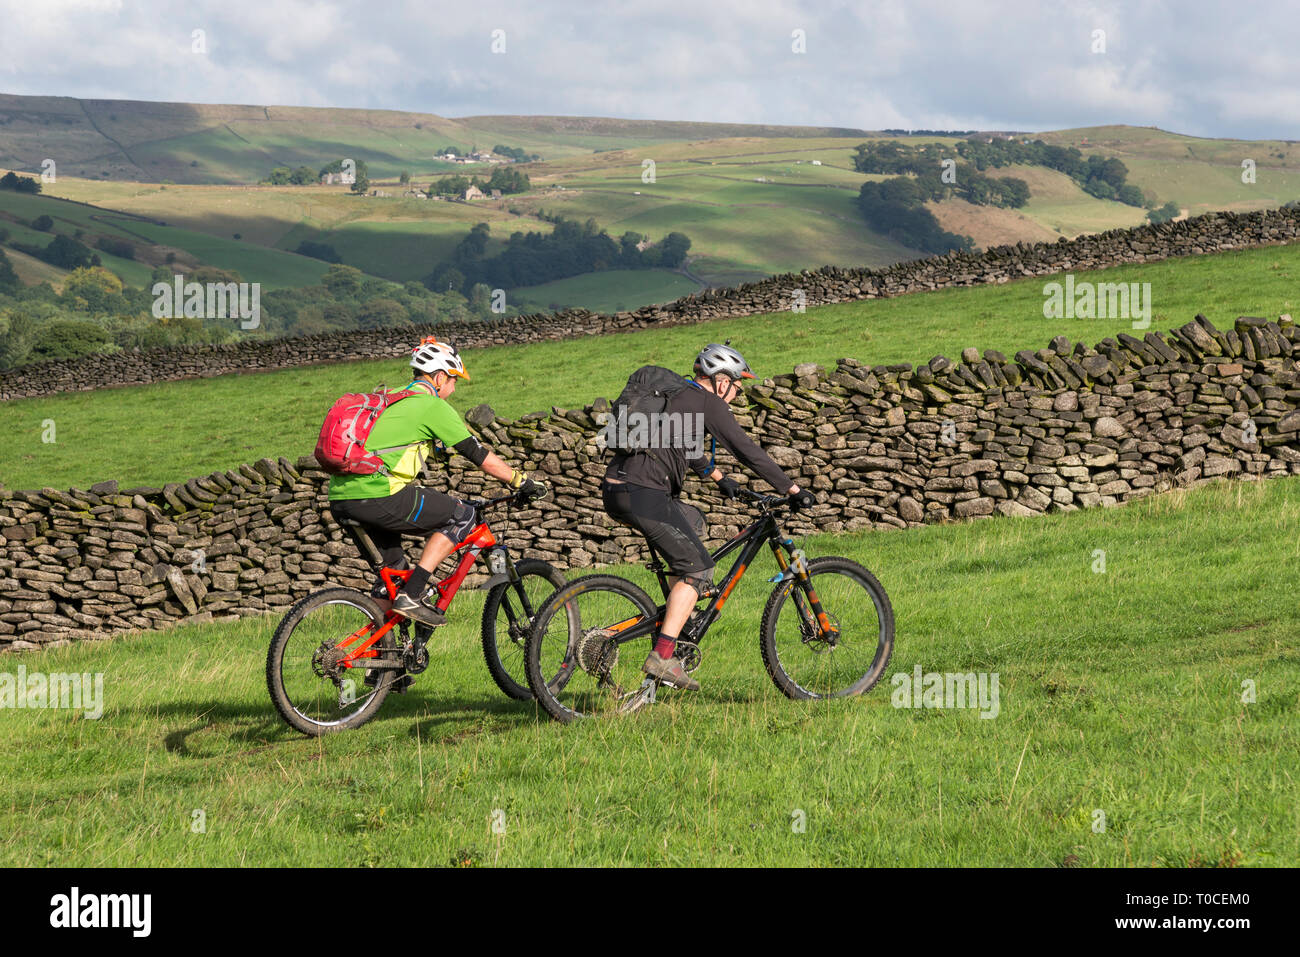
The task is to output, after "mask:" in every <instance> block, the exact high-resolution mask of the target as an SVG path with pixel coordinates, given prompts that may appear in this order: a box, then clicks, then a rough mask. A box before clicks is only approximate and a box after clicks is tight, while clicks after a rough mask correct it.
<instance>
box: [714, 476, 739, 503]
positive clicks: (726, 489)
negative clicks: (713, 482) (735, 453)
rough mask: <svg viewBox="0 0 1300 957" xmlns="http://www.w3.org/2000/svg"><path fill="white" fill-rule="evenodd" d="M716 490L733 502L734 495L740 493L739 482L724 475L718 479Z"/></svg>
mask: <svg viewBox="0 0 1300 957" xmlns="http://www.w3.org/2000/svg"><path fill="white" fill-rule="evenodd" d="M718 491H719V492H721V493H722V494H723V495H725V496H727V498H729V499H731V500H732V501H733V502H734V501H735V500H736V496H737V495H739V494H740V483H739V482H737V481H736V480H735V479H733V478H727V476H725V475H724V476H722V478H720V479H718Z"/></svg>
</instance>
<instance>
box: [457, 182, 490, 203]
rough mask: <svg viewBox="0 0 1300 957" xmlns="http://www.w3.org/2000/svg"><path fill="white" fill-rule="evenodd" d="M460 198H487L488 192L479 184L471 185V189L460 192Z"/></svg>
mask: <svg viewBox="0 0 1300 957" xmlns="http://www.w3.org/2000/svg"><path fill="white" fill-rule="evenodd" d="M460 198H461V199H463V200H466V201H468V200H473V199H487V194H486V193H484V192H483V190H481V189H479V188H478V187H477V186H471V187H470V188H469V189H467V190H465V192H463V193H461V194H460Z"/></svg>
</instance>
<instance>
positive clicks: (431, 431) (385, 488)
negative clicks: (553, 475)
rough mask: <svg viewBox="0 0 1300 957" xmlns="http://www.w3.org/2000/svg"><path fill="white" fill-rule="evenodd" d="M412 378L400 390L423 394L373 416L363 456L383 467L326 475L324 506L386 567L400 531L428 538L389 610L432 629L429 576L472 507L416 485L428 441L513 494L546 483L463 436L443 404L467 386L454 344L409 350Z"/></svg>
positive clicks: (398, 551)
mask: <svg viewBox="0 0 1300 957" xmlns="http://www.w3.org/2000/svg"><path fill="white" fill-rule="evenodd" d="M411 368H413V369H414V370H415V372H416V377H415V380H414V381H413V382H412V383H411V384H410V385H408V386H407V388H408V389H411V390H416V391H418V392H421V393H423V394H421V395H413V396H410V397H408V398H405V399H402V400H401V401H399V402H395V403H393V404H392V405H391V406H389V407H388V408H387V409H385V410H384V411H383V412H381V413H380V415H379V418H378V419H376V420H375V424H374V426H373V427H372V428H371V430H370V435H369V437H368V438H367V439H366V451H368V452H373V453H374V454H376V455H378V456H379V457H380V458H381V459H383V462H384V465H385V466H386V469H387V474H385V473H384V472H376V473H374V474H372V475H335V476H333V477H331V478H330V487H329V498H330V509H331V511H333V513H334V515H335V517H337V518H345V519H350V520H352V521H356V522H360V523H361V524H362V525H364V526H366V528H367V530H368V531H369V532H370V533H371V537H372V538H373V539H374V541H375V546H376V547H377V548H378V549H379V551H380V554H381V555H382V557H383V560H384V565H385V566H386V567H389V568H402V567H404V565H405V563H406V562H405V553H404V551H403V550H402V534H403V533H406V534H408V535H423V534H427V535H428V536H429V537H428V540H427V541H426V542H425V545H424V552H423V553H422V554H421V555H420V561H419V563H418V564H417V565H416V567H415V569H414V570H413V571H412V572H411V575H410V577H409V578H408V579H407V580H406V584H405V586H404V587H403V588H402V590H401V591H400V592H399V593H398V595H397V597H396V598H395V599H394V600H393V610H394V611H396V612H398V613H399V614H402V615H405V616H406V617H407V618H411V619H414V620H415V621H419V622H422V623H423V624H426V625H430V626H436V625H441V624H443V623H444V622H445V621H446V618H445V616H444V615H443V613H442V612H441V611H440V610H439V609H437V608H435V607H433V606H432V605H430V604H428V603H427V602H425V601H424V600H423V595H424V591H425V589H426V587H427V586H428V583H429V576H430V575H431V574H432V573H433V571H434V570H435V569H436V568H437V567H438V565H439V564H441V562H442V560H443V559H444V558H446V557H447V556H448V555H450V554H451V552H452V551H453V549H455V547H456V546H457V545H459V544H460V543H461V542H463V541H464V540H465V537H466V536H467V535H468V534H469V533H470V531H471V530H472V529H473V527H474V523H475V522H474V519H475V516H474V509H473V508H471V507H470V506H469V505H466V504H465V503H464V502H460V501H457V500H456V499H454V498H452V497H451V496H449V495H444V494H443V493H442V492H438V491H435V490H434V489H430V488H424V487H422V486H420V485H418V484H416V482H415V479H416V476H418V475H419V474H420V470H421V469H422V468H423V467H424V462H425V459H427V458H428V455H429V452H430V451H431V449H432V445H433V442H435V441H438V442H441V443H442V444H443V445H444V446H446V447H447V448H449V449H455V450H456V451H457V452H459V453H460V454H461V455H463V456H465V457H466V458H467V459H469V460H470V461H471V462H473V463H474V464H475V465H477V466H478V467H479V468H481V469H482V470H483V471H484V472H486V473H487V474H488V475H491V476H492V477H493V478H498V479H500V480H501V481H503V482H505V483H506V484H507V485H509V486H510V488H512V489H517V490H520V491H523V492H531V493H533V494H534V495H537V494H538V493H544V492H545V486H544V485H542V483H540V482H535V481H533V480H532V479H529V478H528V477H527V476H525V475H524V473H523V472H518V471H516V470H515V469H512V468H511V467H510V466H509V465H506V463H505V462H503V461H502V460H501V459H500V458H499V457H498V456H497V455H496V454H495V453H493V452H490V451H488V450H487V449H486V448H484V447H483V446H482V445H480V444H479V442H478V440H477V439H475V438H474V437H473V436H472V435H470V433H469V429H467V428H466V427H465V423H464V422H463V421H461V417H460V415H459V413H457V412H456V410H455V409H453V408H452V407H451V406H450V405H449V404H448V403H447V402H446V399H447V397H448V396H450V395H451V394H452V393H453V392H455V391H456V380H457V379H464V380H465V381H466V382H468V381H469V376H468V375H467V374H466V372H465V363H464V362H463V361H462V360H461V357H460V354H459V353H458V352H457V351H456V349H455V347H453V346H451V345H450V344H448V343H445V342H439V341H438V340H437V339H436V338H435V337H433V336H426V337H425V338H424V339H423V340H421V342H420V344H419V345H417V346H416V347H415V349H414V350H413V351H412V353H411Z"/></svg>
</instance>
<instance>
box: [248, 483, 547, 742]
mask: <svg viewBox="0 0 1300 957" xmlns="http://www.w3.org/2000/svg"><path fill="white" fill-rule="evenodd" d="M503 502H509V503H513V504H516V505H522V504H524V498H523V497H521V496H520V495H519V494H518V493H513V494H510V495H504V496H501V497H500V498H494V499H487V500H471V501H468V502H467V503H466V504H468V505H471V506H473V507H474V508H475V509H476V510H478V511H482V510H484V509H487V508H490V507H492V506H494V505H499V504H501V503H503ZM342 524H343V527H344V528H345V529H346V530H347V531H348V532H349V533H350V534H351V535H352V537H353V540H354V541H355V542H356V544H357V547H358V550H359V551H360V552H361V554H362V556H363V557H364V558H365V559H366V561H367V562H368V563H369V564H370V566H371V570H372V571H374V573H375V574H377V575H378V576H379V577H380V578H381V579H382V581H383V583H384V588H385V589H386V591H387V597H385V598H376V597H375V596H373V595H368V594H365V593H363V592H359V591H356V590H355V589H352V588H326V589H323V590H321V591H318V592H313V593H312V594H310V595H308V596H306V597H305V598H303V599H302V600H300V601H299V602H298V603H297V604H295V605H294V606H293V607H292V608H291V609H289V612H288V614H286V615H285V616H284V618H283V620H281V622H280V625H279V627H278V628H276V630H275V635H274V637H272V639H271V647H270V651H269V652H268V653H267V657H266V685H267V689H268V690H269V691H270V693H271V701H272V702H273V703H274V704H275V708H276V710H277V711H278V712H279V713H280V716H281V717H282V718H284V720H285V721H286V722H288V723H289V725H290V726H291V727H293V728H295V729H297V730H298V731H301V732H302V733H303V734H307V735H313V736H315V735H320V734H324V733H325V732H327V731H341V730H344V729H346V728H356V727H360V726H361V725H363V724H365V723H366V722H367V721H369V720H370V719H371V718H373V717H374V716H375V714H376V713H377V712H378V711H379V707H380V705H382V704H383V703H384V699H385V698H387V697H388V695H389V693H390V692H392V691H397V692H398V693H399V694H400V693H403V692H405V691H406V689H407V688H408V687H410V685H411V682H412V680H413V676H414V675H418V674H420V672H422V671H424V670H425V668H427V667H428V666H429V652H428V650H427V649H426V648H425V644H426V642H427V641H428V640H429V637H430V635H431V634H432V632H433V629H432V628H429V627H428V626H426V625H421V624H419V623H418V622H412V621H410V620H409V619H406V618H404V617H402V616H401V615H399V614H396V613H394V612H393V610H392V602H393V598H395V597H396V595H397V592H398V591H399V590H400V589H401V588H402V586H403V585H404V584H405V582H406V579H407V578H408V577H410V574H411V570H410V569H402V570H399V569H395V568H385V567H383V560H382V558H381V557H380V554H379V550H378V549H377V548H376V547H375V544H374V542H373V541H372V540H371V538H370V536H369V535H367V534H366V532H365V529H363V528H362V527H361V526H360V525H357V524H356V523H354V522H344V523H342ZM456 551H457V552H463V554H461V556H460V560H459V561H458V562H457V564H456V567H455V568H454V569H453V570H452V572H451V574H450V575H448V576H447V577H446V578H443V579H442V580H440V581H433V580H431V581H430V583H429V591H427V592H426V593H425V594H426V596H427V595H429V594H431V593H432V592H433V591H434V590H436V591H437V593H438V600H437V602H436V604H437V607H438V608H440V609H442V610H443V611H446V610H447V607H448V606H449V605H450V604H451V600H452V599H453V598H455V597H456V592H457V590H458V589H459V588H460V586H461V583H462V582H464V581H465V576H466V575H468V574H469V571H470V569H471V568H472V567H473V565H474V562H475V561H477V560H478V558H479V557H480V556H481V555H482V556H484V558H485V560H486V561H487V563H488V567H489V568H490V569H491V571H492V577H491V578H490V579H489V580H488V582H487V583H486V585H484V586H482V587H485V588H487V589H488V595H487V599H486V601H485V602H484V605H483V636H482V637H483V655H484V658H485V659H486V661H487V666H488V671H489V672H490V673H491V675H492V678H493V680H494V681H496V683H497V685H498V687H500V688H501V690H502V691H504V692H505V693H506V694H507V695H509V696H510V697H512V698H515V699H517V700H521V701H522V700H527V699H529V698H531V697H532V693H531V692H530V691H529V690H528V685H527V683H526V679H525V675H524V664H523V645H524V639H525V638H526V636H527V634H528V630H529V628H530V626H531V624H532V619H533V616H534V614H535V612H536V610H537V609H538V608H539V607H540V606H541V604H542V602H543V601H544V600H545V599H546V597H547V596H549V595H550V593H551V592H552V591H554V590H555V589H556V588H557V587H559V586H560V585H563V584H564V581H565V579H564V575H563V574H561V573H560V571H559V570H557V569H556V568H554V567H552V566H551V565H550V564H548V563H547V562H543V561H539V560H537V559H531V558H526V559H522V560H519V561H515V560H514V559H513V558H512V557H511V555H510V553H509V551H508V550H507V549H506V547H505V546H504V545H502V544H500V543H498V541H497V539H496V536H495V535H493V534H492V530H491V529H489V528H488V526H487V524H486V523H484V522H480V523H479V524H478V525H477V526H475V528H474V529H473V531H471V532H470V534H469V535H468V537H466V539H465V541H463V542H461V544H460V545H458V546H456Z"/></svg>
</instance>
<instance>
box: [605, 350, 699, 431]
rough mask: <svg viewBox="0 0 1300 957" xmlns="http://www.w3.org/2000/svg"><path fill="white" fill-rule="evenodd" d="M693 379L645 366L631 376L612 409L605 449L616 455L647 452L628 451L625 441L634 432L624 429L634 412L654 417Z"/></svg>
mask: <svg viewBox="0 0 1300 957" xmlns="http://www.w3.org/2000/svg"><path fill="white" fill-rule="evenodd" d="M690 384H691V383H690V380H689V379H687V378H685V377H684V376H681V375H678V374H677V373H676V372H673V371H672V370H671V369H665V368H663V367H662V366H642V367H641V368H639V369H637V370H636V371H635V372H633V373H632V374H631V375H630V376H628V380H627V385H625V386H624V387H623V391H622V392H620V393H619V394H618V398H617V399H615V400H614V404H613V405H612V406H611V407H610V410H609V411H610V419H609V423H608V425H607V426H606V429H605V447H606V448H607V449H609V450H610V451H613V452H645V451H649V450H648V449H644V448H629V447H628V446H627V443H626V442H625V441H624V439H626V438H627V434H628V433H629V432H631V429H626V428H623V427H622V424H623V423H626V422H627V421H628V418H627V417H628V416H629V415H630V414H631V413H633V412H638V413H641V414H643V415H651V414H654V413H656V412H663V411H664V410H666V409H667V408H668V400H669V399H670V398H672V397H673V396H674V395H676V394H677V393H678V392H681V391H682V390H683V389H685V388H687V387H688V386H689V385H690Z"/></svg>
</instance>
